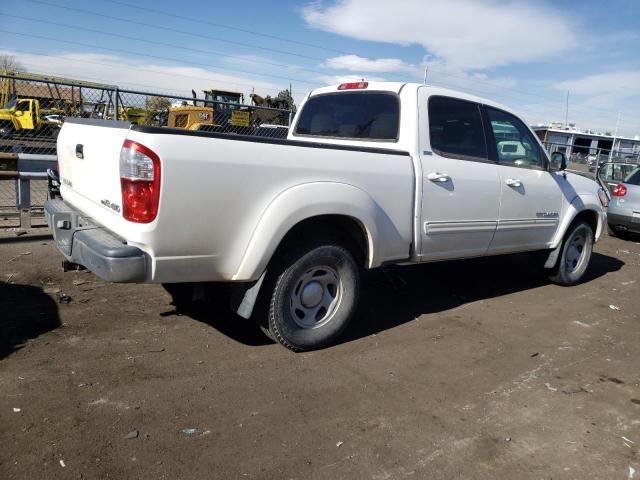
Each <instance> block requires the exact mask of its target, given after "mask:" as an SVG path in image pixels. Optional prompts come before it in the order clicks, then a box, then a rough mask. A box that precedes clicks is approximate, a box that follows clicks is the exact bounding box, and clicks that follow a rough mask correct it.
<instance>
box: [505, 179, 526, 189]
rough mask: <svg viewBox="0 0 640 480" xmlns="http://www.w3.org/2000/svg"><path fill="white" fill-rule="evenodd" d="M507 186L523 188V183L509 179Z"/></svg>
mask: <svg viewBox="0 0 640 480" xmlns="http://www.w3.org/2000/svg"><path fill="white" fill-rule="evenodd" d="M505 183H506V184H507V185H509V186H510V187H514V188H515V187H521V186H522V182H521V181H520V180H518V179H517V178H507V180H506V182H505Z"/></svg>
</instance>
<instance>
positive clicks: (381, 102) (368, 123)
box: [295, 92, 400, 140]
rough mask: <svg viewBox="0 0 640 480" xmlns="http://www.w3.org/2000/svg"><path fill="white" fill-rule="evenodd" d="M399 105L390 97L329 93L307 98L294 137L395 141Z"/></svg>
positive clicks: (380, 93) (370, 94)
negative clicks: (309, 136) (308, 136)
mask: <svg viewBox="0 0 640 480" xmlns="http://www.w3.org/2000/svg"><path fill="white" fill-rule="evenodd" d="M399 119H400V104H399V102H398V98H397V97H396V96H395V95H394V94H392V93H385V92H357V93H330V94H327V95H318V96H315V97H311V98H310V99H309V100H308V101H307V103H306V104H305V106H304V108H303V110H302V112H300V120H299V121H298V125H297V127H296V132H295V133H296V134H297V135H313V136H318V137H337V138H358V139H363V140H397V138H398V124H399Z"/></svg>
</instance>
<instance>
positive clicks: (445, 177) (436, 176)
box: [427, 172, 451, 182]
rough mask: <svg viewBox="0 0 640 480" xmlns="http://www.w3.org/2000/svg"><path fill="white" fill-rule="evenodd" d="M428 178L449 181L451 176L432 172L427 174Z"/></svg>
mask: <svg viewBox="0 0 640 480" xmlns="http://www.w3.org/2000/svg"><path fill="white" fill-rule="evenodd" d="M427 180H431V181H432V182H448V181H449V180H451V178H450V177H449V175H447V174H446V173H437V172H431V173H429V174H427Z"/></svg>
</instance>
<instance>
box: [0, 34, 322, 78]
mask: <svg viewBox="0 0 640 480" xmlns="http://www.w3.org/2000/svg"><path fill="white" fill-rule="evenodd" d="M0 32H2V33H8V34H10V35H19V36H22V37H28V38H39V39H41V40H48V41H51V42H60V43H67V44H70V45H78V46H81V47H89V48H97V49H99V50H106V51H109V52H119V53H127V54H129V55H138V56H140V57H149V58H157V59H159V60H169V61H171V62H178V63H186V64H189V65H197V66H200V67H207V68H212V69H220V68H221V67H219V66H217V65H211V64H208V63H200V62H191V61H185V60H184V59H182V58H172V57H163V56H161V55H152V54H149V53H140V52H134V51H131V50H124V49H120V48H109V47H102V46H100V45H92V44H90V43H84V42H74V41H72V40H61V39H58V38H53V37H45V36H44V35H34V34H32V33H21V32H12V31H11V30H1V29H0ZM224 68H225V70H229V71H233V72H240V73H244V74H247V75H255V72H250V71H247V70H241V69H238V68H231V67H224ZM260 76H262V77H272V78H279V79H282V80H287V81H295V82H298V83H306V84H309V85H318V83H315V82H309V81H307V80H302V79H298V78H293V77H285V76H283V75H272V74H267V73H262V74H260Z"/></svg>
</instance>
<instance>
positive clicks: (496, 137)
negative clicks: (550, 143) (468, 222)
mask: <svg viewBox="0 0 640 480" xmlns="http://www.w3.org/2000/svg"><path fill="white" fill-rule="evenodd" d="M484 110H485V120H486V121H485V124H486V125H487V126H488V128H487V130H488V140H487V142H488V144H489V149H490V153H491V155H492V156H493V158H495V159H496V160H497V162H498V172H499V176H500V189H501V200H500V214H499V216H498V226H497V229H496V233H495V236H494V238H493V241H492V242H491V246H490V248H489V253H491V254H498V253H511V252H518V251H526V250H535V249H544V248H546V247H548V246H549V245H550V243H551V241H552V239H553V236H554V234H555V232H556V230H557V228H558V222H559V219H560V216H561V213H562V206H563V193H562V188H561V186H560V182H561V181H562V178H561V175H562V173H560V172H550V171H549V170H548V165H547V157H546V155H545V154H544V152H543V150H542V148H541V147H540V145H539V144H538V142H537V141H536V138H535V136H534V134H533V133H532V132H531V130H530V129H529V128H528V127H527V126H526V125H525V124H524V123H523V122H522V121H521V120H520V119H518V118H517V117H516V116H514V115H512V114H510V113H508V112H505V111H503V110H499V109H496V108H492V107H488V106H485V107H484Z"/></svg>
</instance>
